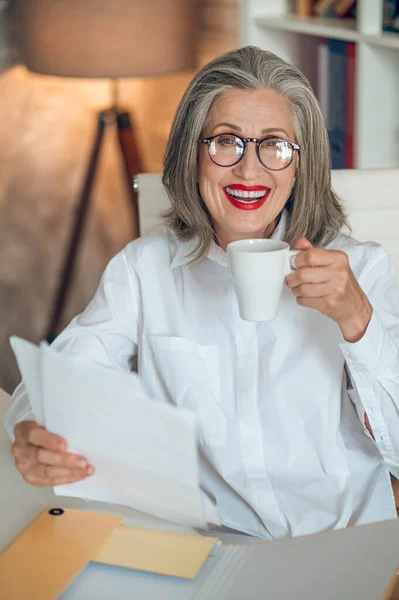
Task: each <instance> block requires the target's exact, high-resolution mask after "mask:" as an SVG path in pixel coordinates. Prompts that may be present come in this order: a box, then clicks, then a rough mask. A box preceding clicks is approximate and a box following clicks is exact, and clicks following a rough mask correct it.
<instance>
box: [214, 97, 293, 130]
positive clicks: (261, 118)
mask: <svg viewBox="0 0 399 600" xmlns="http://www.w3.org/2000/svg"><path fill="white" fill-rule="evenodd" d="M223 123H228V124H232V125H235V126H236V127H237V128H243V129H245V128H247V127H254V126H255V127H258V128H259V129H262V128H270V127H276V128H278V127H282V128H284V129H286V130H290V132H292V133H293V132H294V121H293V114H292V108H291V105H290V103H289V101H288V100H287V99H286V98H285V97H284V96H282V95H281V94H279V93H278V92H276V91H274V90H271V89H257V90H236V89H234V90H227V91H226V92H224V93H223V94H221V95H220V96H218V97H217V98H216V99H215V101H214V102H213V104H212V106H211V108H210V110H209V112H208V116H207V119H206V121H205V124H206V126H207V128H209V127H211V128H213V129H214V128H216V127H218V125H219V124H223ZM222 126H223V125H222Z"/></svg>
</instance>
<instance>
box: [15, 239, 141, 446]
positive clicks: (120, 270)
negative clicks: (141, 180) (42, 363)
mask: <svg viewBox="0 0 399 600" xmlns="http://www.w3.org/2000/svg"><path fill="white" fill-rule="evenodd" d="M138 306H139V302H138V284H137V279H136V275H135V273H134V270H133V268H132V266H131V265H130V264H129V262H128V259H127V256H126V251H125V250H124V251H122V252H120V253H119V254H118V255H117V256H115V257H114V258H113V259H112V260H111V261H110V263H109V264H108V266H107V268H106V269H105V271H104V274H103V276H102V278H101V281H100V284H99V287H98V289H97V291H96V294H95V296H94V298H93V299H92V301H91V302H90V304H89V305H88V307H87V308H86V310H85V311H84V312H83V313H82V314H80V315H78V316H77V317H75V318H74V319H73V320H72V322H71V323H70V324H69V325H68V327H67V328H66V329H65V330H64V331H63V332H62V333H61V334H60V335H59V336H58V337H57V338H56V339H55V340H54V342H53V344H52V347H53V348H55V349H56V350H59V351H60V352H65V353H66V354H68V355H69V356H74V357H75V358H76V357H78V358H79V359H80V360H82V361H88V362H90V363H91V364H97V365H100V366H102V367H108V368H111V369H117V370H126V371H127V370H131V360H132V358H133V357H134V356H135V355H136V354H137V340H138V327H139V324H138V322H139V308H138ZM30 419H32V420H35V416H34V414H33V412H32V409H31V406H30V403H29V398H28V395H27V392H26V389H25V385H24V383H23V382H21V383H20V385H19V386H18V387H17V388H16V390H15V392H14V394H13V396H12V399H11V402H10V405H9V407H8V409H7V411H6V414H5V418H4V425H5V428H6V431H7V433H8V435H9V436H10V439H11V440H12V441H14V427H15V425H16V424H17V423H19V422H20V421H26V420H30Z"/></svg>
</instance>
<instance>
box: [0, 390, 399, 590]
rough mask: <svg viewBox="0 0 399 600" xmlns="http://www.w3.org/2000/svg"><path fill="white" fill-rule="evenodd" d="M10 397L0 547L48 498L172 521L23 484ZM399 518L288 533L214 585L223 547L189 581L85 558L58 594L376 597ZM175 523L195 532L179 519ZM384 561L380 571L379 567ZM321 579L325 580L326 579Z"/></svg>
mask: <svg viewBox="0 0 399 600" xmlns="http://www.w3.org/2000/svg"><path fill="white" fill-rule="evenodd" d="M8 401H9V397H8V396H7V395H6V394H4V392H1V390H0V481H1V486H0V552H1V551H2V550H3V549H4V548H5V547H6V546H7V545H8V544H9V543H10V542H11V541H12V540H13V539H14V538H15V537H16V536H17V535H18V534H19V533H20V532H21V531H22V530H23V529H24V528H25V527H26V526H27V525H28V524H29V523H30V522H31V521H33V519H34V518H35V517H36V516H37V515H38V514H39V513H40V512H41V511H42V510H43V509H44V508H46V507H47V506H60V505H61V506H65V507H75V508H85V509H87V510H96V511H103V512H111V513H114V514H120V515H122V516H124V517H125V523H126V524H127V525H137V526H141V527H143V526H144V527H153V528H157V529H166V528H167V529H169V530H170V529H171V526H170V524H166V523H165V522H163V521H160V520H158V519H154V518H152V517H149V516H146V515H143V514H142V513H138V512H137V511H134V510H131V509H128V508H125V507H121V506H117V505H111V504H102V503H99V502H90V503H87V502H85V501H84V500H80V499H76V498H60V497H56V496H55V495H54V494H53V492H52V489H48V488H41V489H40V488H35V487H33V486H30V485H28V484H26V483H25V482H24V480H23V479H22V477H21V476H20V475H19V473H18V472H17V471H16V469H15V466H14V460H13V457H12V455H11V453H10V442H9V440H8V437H7V435H6V433H5V431H4V428H3V426H2V421H3V415H4V411H5V409H6V407H7V405H8ZM398 526H399V522H391V525H390V523H384V524H383V526H382V529H380V530H379V532H378V535H376V536H375V538H374V539H370V537H372V536H373V534H372V533H367V532H366V530H367V528H363V527H360V528H358V527H355V528H353V529H352V532H351V530H341V532H334V534H333V536H329V534H321V535H316V536H307V537H306V538H302V541H301V539H300V538H295V539H294V540H291V541H289V540H282V541H280V542H277V543H275V542H271V543H269V544H265V545H263V550H262V552H261V553H260V554H255V555H252V554H251V555H250V560H249V568H253V569H255V571H256V572H253V573H251V575H250V580H251V581H250V582H248V577H247V576H246V575H245V574H244V573H243V577H240V578H239V579H238V580H237V584H236V583H235V581H234V575H235V573H236V572H238V570H240V569H242V568H243V564H244V563H243V562H242V561H241V562H240V563H239V564H237V568H236V567H235V566H234V568H233V567H232V566H231V564H230V567H229V568H230V571H231V572H230V576H229V578H228V579H227V581H226V579H225V581H226V588H228V589H220V588H219V586H218V585H217V583H218V582H219V583H220V580H221V574H222V572H224V573H225V574H226V570H225V567H223V564H224V563H225V562H226V560H227V558H228V557H227V551H226V552H219V553H217V554H216V556H211V557H210V558H209V560H208V561H207V564H206V565H205V566H204V568H203V569H202V570H201V573H200V575H199V577H198V578H197V580H196V581H194V582H193V581H188V580H183V579H177V578H171V577H164V576H160V575H153V574H149V573H141V572H138V571H132V570H129V569H121V568H117V567H112V566H109V565H102V564H96V563H90V564H89V566H88V567H87V568H86V569H85V570H84V571H83V572H82V573H81V574H80V575H79V576H78V577H77V578H76V579H75V581H74V582H73V583H72V585H71V586H70V587H69V588H68V590H67V591H66V592H65V593H64V594H63V595H62V599H63V600H87V598H95V599H96V600H115V599H117V600H125V599H126V600H127V599H129V600H133V599H136V598H137V599H140V600H158V599H162V600H169V599H170V600H172V599H173V600H194V596H195V595H196V592H197V591H198V589H199V588H201V586H202V584H203V583H205V582H206V586H205V587H207V586H209V585H211V587H210V588H209V590H208V594H206V595H205V596H200V598H201V600H203V598H206V600H209V599H210V598H211V597H212V599H213V598H215V600H220V599H221V598H223V599H224V598H226V600H243V595H242V593H243V589H245V590H246V592H245V593H248V595H246V596H245V598H246V600H254V599H256V600H258V599H259V598H260V596H259V586H261V587H260V589H262V590H267V598H268V600H277V599H278V600H292V598H294V597H295V598H297V599H298V600H304V599H305V598H306V600H309V598H315V597H317V598H325V600H327V599H330V600H338V598H339V600H353V598H362V600H368V599H370V600H377V596H378V595H379V594H377V595H376V589H377V588H378V589H379V590H380V589H381V582H382V586H383V587H384V588H385V581H386V579H388V580H389V577H390V575H391V573H392V571H393V569H394V567H392V569H391V567H389V569H391V570H390V572H389V574H387V572H386V571H387V564H388V563H389V564H391V563H392V556H393V557H394V556H399V534H398V533H397V532H398V531H399V527H398ZM371 527H372V528H373V527H375V526H371ZM173 529H174V530H175V531H181V532H189V533H195V532H193V531H192V530H189V529H185V528H183V527H178V526H176V527H174V528H173ZM362 530H363V531H362ZM374 531H375V530H374ZM395 532H396V533H395ZM215 535H216V534H215ZM337 536H338V537H341V539H343V538H342V536H344V539H345V540H347V541H346V543H344V544H343V543H342V542H340V543H338V542H337V540H338V537H337ZM217 537H220V538H222V539H225V541H234V542H235V541H243V540H245V541H249V540H248V537H247V536H244V537H242V536H234V537H231V536H229V535H228V534H227V535H226V534H225V535H221V534H220V533H217ZM326 540H332V543H330V541H329V542H328V543H327V544H326V543H324V542H325V541H326ZM334 540H335V542H334ZM356 540H357V541H356ZM286 544H287V546H285V545H286ZM368 544H370V545H371V546H372V547H373V553H374V554H372V555H370V552H368V551H366V549H367V547H368ZM334 545H335V546H334ZM323 546H324V548H323ZM345 547H346V551H344V548H345ZM348 551H349V555H348ZM323 552H324V558H322V554H323ZM344 555H345V556H344ZM279 556H280V557H279ZM257 561H258V562H257ZM259 561H260V564H259ZM255 563H257V566H256V564H255ZM318 563H319V564H318ZM376 565H378V566H376ZM260 566H261V568H259V567H260ZM255 567H256V568H255ZM247 568H248V563H247ZM384 569H385V573H382V571H383V570H384ZM376 570H377V571H376ZM378 571H379V572H378ZM378 578H379V584H378V585H377V581H376V580H377V579H378ZM326 581H329V586H327V587H326V585H325V582H326ZM359 581H361V582H362V583H361V586H360V587H362V588H363V589H362V590H361V592H362V593H361V595H359V594H358V593H357V592H359V591H360V588H359ZM212 582H213V583H212ZM249 584H251V585H249ZM373 585H374V588H375V589H374V591H373ZM386 585H388V581H387V584H386ZM242 586H244V588H243V587H242ZM251 586H252V587H251ZM217 588H218V589H219V591H218V589H217ZM252 588H254V589H252ZM256 588H257V589H256ZM316 588H317V590H316ZM338 588H339V589H338ZM240 590H241V591H240ZM354 590H356V592H355V595H353V592H354ZM204 591H206V590H204ZM211 592H212V593H211ZM313 592H316V596H315V595H313ZM336 593H338V595H336ZM215 594H216V595H215ZM226 594H227V595H226ZM262 595H263V594H262ZM0 596H1V590H0Z"/></svg>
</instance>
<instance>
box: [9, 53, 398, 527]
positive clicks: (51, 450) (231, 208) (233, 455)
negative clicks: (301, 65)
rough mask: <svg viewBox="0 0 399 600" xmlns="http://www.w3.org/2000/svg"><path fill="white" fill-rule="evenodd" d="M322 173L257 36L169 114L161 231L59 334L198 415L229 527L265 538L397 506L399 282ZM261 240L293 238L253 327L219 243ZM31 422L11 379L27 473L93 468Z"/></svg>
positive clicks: (310, 108) (278, 70)
mask: <svg viewBox="0 0 399 600" xmlns="http://www.w3.org/2000/svg"><path fill="white" fill-rule="evenodd" d="M329 169H330V158H329V143H328V137H327V133H326V129H325V125H324V122H323V118H322V115H321V113H320V109H319V107H318V104H317V101H316V100H315V97H314V95H313V92H312V90H311V88H310V86H309V83H308V82H307V80H306V79H305V77H304V76H303V75H302V74H301V73H300V72H299V71H298V70H297V69H296V68H294V67H293V66H291V65H289V64H287V63H285V62H284V61H282V60H281V59H279V58H278V57H276V56H275V55H273V54H271V53H269V52H264V51H262V50H259V49H257V48H253V47H246V48H241V49H239V50H236V51H234V52H231V53H228V54H226V55H224V56H222V57H220V58H218V59H216V60H215V61H213V62H212V63H210V64H209V65H207V66H205V67H204V68H203V69H202V70H201V71H200V72H199V73H198V74H197V75H196V76H195V78H194V80H193V81H192V83H191V85H190V86H189V88H188V90H187V92H186V94H185V96H184V97H183V99H182V101H181V103H180V106H179V108H178V110H177V114H176V117H175V121H174V124H173V128H172V132H171V135H170V139H169V144H168V148H167V153H166V159H165V169H164V176H163V182H164V184H165V186H166V188H167V190H168V193H169V196H170V199H171V202H172V208H171V209H170V211H169V213H168V215H167V216H166V227H163V228H161V229H159V230H157V231H156V232H154V233H153V234H152V235H150V236H148V237H146V238H143V239H139V240H136V241H134V242H132V243H131V244H129V245H128V246H127V247H126V248H125V249H124V250H123V251H122V252H121V253H120V254H119V255H117V256H116V257H115V258H114V259H113V260H112V261H111V262H110V264H109V265H108V267H107V269H106V271H105V273H104V276H103V278H102V281H101V283H100V286H99V289H98V291H97V293H96V295H95V297H94V299H93V301H92V302H91V303H90V305H89V306H88V308H87V309H86V311H85V312H84V313H83V314H82V315H80V316H78V317H77V318H76V319H74V320H73V321H72V323H71V324H70V325H69V327H68V328H67V329H66V330H65V331H64V332H63V333H62V334H61V335H60V336H59V338H58V339H57V340H56V342H55V347H56V348H58V349H59V350H61V351H63V352H65V353H68V354H70V355H77V356H81V355H82V356H85V357H86V358H87V357H90V358H91V360H92V361H93V362H95V363H97V364H101V365H104V366H106V367H110V368H115V369H126V370H127V369H129V364H130V362H129V361H130V358H131V356H132V355H135V354H137V355H138V369H139V374H140V376H141V379H142V381H143V383H144V385H145V387H146V389H147V391H148V392H149V394H150V395H151V396H152V397H154V398H156V399H157V400H158V401H165V402H171V403H174V404H177V405H178V406H184V407H186V408H189V409H192V410H194V411H196V414H197V417H198V423H199V451H200V461H201V469H200V472H201V483H202V485H203V487H204V489H205V490H206V491H207V492H208V493H209V495H210V496H211V497H212V498H214V499H215V502H216V504H217V510H218V512H219V515H220V518H221V521H222V523H223V524H224V525H225V526H228V527H231V528H233V529H236V530H240V531H243V532H246V533H249V534H253V535H258V536H262V537H265V538H277V537H282V536H296V535H302V534H308V533H312V532H316V531H321V530H327V529H333V528H338V527H345V526H347V525H351V524H355V523H366V522H370V521H376V520H383V519H389V518H394V517H396V511H395V504H394V498H393V494H392V488H391V484H390V472H392V473H393V474H396V475H399V413H398V409H399V361H398V353H399V352H398V350H399V348H398V346H399V307H398V289H397V285H396V281H395V276H394V271H393V268H392V265H391V263H390V261H389V258H388V256H387V254H386V252H385V250H384V249H383V248H382V247H381V246H379V245H377V244H374V243H365V244H361V243H359V242H357V241H355V240H354V239H352V238H350V237H348V236H344V235H342V234H340V233H339V231H340V229H341V228H342V226H343V225H344V224H345V216H344V213H343V211H342V208H341V206H340V204H339V202H338V200H337V198H336V197H335V195H334V193H333V192H332V190H331V187H330V171H329ZM254 237H272V238H276V239H284V240H286V241H288V242H289V243H290V244H291V245H292V246H295V247H296V248H297V249H299V250H301V252H300V253H299V254H298V255H297V257H296V268H297V270H296V271H295V272H294V273H292V274H291V275H290V276H289V277H288V278H287V286H286V289H285V290H284V293H283V296H282V300H281V305H280V311H279V315H278V317H277V318H276V319H275V320H273V321H270V322H264V323H253V322H247V321H243V320H241V319H240V317H239V314H238V308H237V302H236V298H235V296H234V293H233V291H232V286H231V281H230V277H229V273H228V269H227V268H226V266H227V263H226V252H225V248H226V245H227V244H228V243H229V242H231V241H234V240H237V239H244V238H254ZM32 419H33V415H32V413H31V412H30V409H29V404H28V400H27V398H26V393H25V391H24V388H23V386H20V387H19V388H18V389H17V391H16V392H15V394H14V399H13V402H12V405H11V407H10V409H9V411H8V414H7V417H6V423H7V426H8V429H9V432H10V435H12V431H13V427H14V426H15V424H17V425H16V427H15V443H14V445H13V450H12V451H13V454H14V456H15V459H16V465H17V468H18V469H19V471H20V472H21V473H22V475H23V476H24V478H25V479H26V481H28V482H29V483H32V484H34V485H58V484H61V483H66V482H71V481H76V480H78V479H81V478H83V477H87V476H90V474H91V473H93V468H92V466H90V465H88V464H87V462H86V461H85V459H84V457H78V456H74V455H68V454H66V453H65V450H66V441H65V440H61V439H58V438H57V436H54V435H52V434H51V433H49V432H47V431H45V430H44V429H42V428H40V427H39V426H38V425H37V424H36V423H35V422H34V421H33V420H32ZM132 485H134V482H132Z"/></svg>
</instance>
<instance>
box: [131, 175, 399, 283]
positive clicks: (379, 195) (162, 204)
mask: <svg viewBox="0 0 399 600" xmlns="http://www.w3.org/2000/svg"><path fill="white" fill-rule="evenodd" d="M331 177H332V185H333V188H334V190H335V191H336V192H337V194H338V196H339V197H340V198H341V199H342V200H343V202H344V205H345V207H346V210H347V212H348V215H349V221H350V224H351V226H352V235H353V237H355V238H356V239H358V240H360V241H363V242H364V241H368V240H373V241H375V242H378V243H380V244H382V245H383V246H384V247H385V248H386V249H387V251H388V252H389V254H390V256H391V258H392V261H393V263H394V265H395V267H396V272H397V273H398V274H399V191H398V189H399V169H376V170H356V169H346V170H333V171H331ZM137 179H138V186H139V208H140V227H141V232H142V235H144V234H145V233H148V232H149V231H150V230H151V229H153V228H154V227H155V226H156V225H157V224H158V223H160V219H159V215H160V213H161V212H162V211H164V210H165V209H166V208H167V207H168V206H169V199H168V197H167V194H166V192H165V189H164V187H163V185H162V182H161V176H160V175H159V174H158V173H157V174H142V175H139V176H138V178H137Z"/></svg>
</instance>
